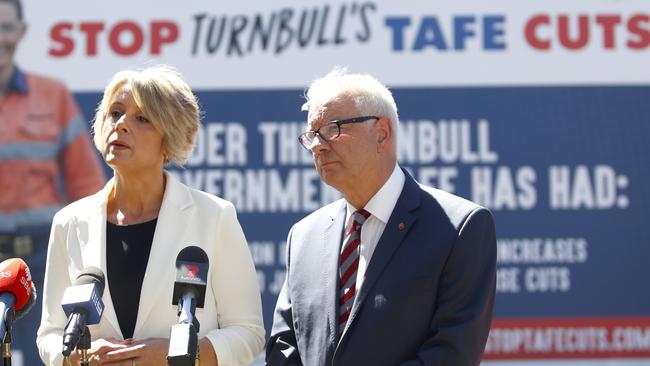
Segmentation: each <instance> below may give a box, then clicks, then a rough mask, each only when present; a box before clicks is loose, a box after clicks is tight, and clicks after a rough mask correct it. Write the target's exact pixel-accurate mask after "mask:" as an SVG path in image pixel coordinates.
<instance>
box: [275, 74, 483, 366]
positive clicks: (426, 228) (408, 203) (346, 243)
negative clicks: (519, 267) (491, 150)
mask: <svg viewBox="0 0 650 366" xmlns="http://www.w3.org/2000/svg"><path fill="white" fill-rule="evenodd" d="M303 110H307V111H308V113H309V114H308V126H307V131H306V132H305V133H303V134H302V135H301V136H300V138H299V141H300V143H301V144H302V145H303V146H304V147H305V148H306V149H309V150H310V151H311V152H312V154H313V158H314V162H315V164H316V169H317V170H318V173H319V175H320V177H321V178H322V179H323V181H325V182H326V183H327V184H328V185H330V186H332V187H334V188H336V189H337V190H338V191H340V192H341V193H342V194H343V196H344V199H341V200H339V201H336V202H334V203H332V204H329V205H327V206H325V207H323V208H321V209H319V210H317V211H316V212H314V213H312V214H311V215H309V216H307V217H306V218H304V219H303V220H301V221H300V222H298V223H297V224H295V225H294V226H293V228H292V229H291V231H290V233H289V236H288V239H287V251H288V253H287V255H288V257H287V277H286V280H285V283H284V286H283V288H282V291H281V293H280V296H279V298H278V302H277V305H276V310H275V316H274V320H273V330H272V332H271V338H270V340H269V343H268V345H267V353H266V362H267V364H268V365H308V366H316V365H355V366H356V365H375V366H376V365H454V366H461V365H478V364H479V361H480V359H481V355H482V353H483V350H484V347H485V342H486V339H487V335H488V331H489V329H490V322H491V319H492V310H493V305H494V295H495V268H496V239H495V229H494V222H493V219H492V215H491V214H490V212H489V211H487V210H486V209H485V208H483V207H480V206H478V205H476V204H474V203H472V202H469V201H467V200H465V199H462V198H460V197H457V196H454V195H452V194H449V193H446V192H442V191H440V190H437V189H435V188H430V187H425V186H422V185H419V184H418V183H417V182H416V181H415V180H414V179H413V178H412V177H411V176H410V175H409V174H408V173H407V172H406V171H404V170H403V169H401V168H400V167H399V165H398V164H397V153H396V137H397V136H396V132H397V129H396V125H397V124H398V117H397V107H396V105H395V101H394V99H393V97H392V95H391V93H390V91H389V90H388V89H387V88H386V87H385V86H384V85H382V84H381V83H380V82H378V81H377V80H376V79H374V78H373V77H371V76H369V75H359V74H347V73H346V72H345V71H344V70H340V69H335V70H334V71H332V72H331V73H329V74H327V75H326V76H324V77H322V78H321V79H318V80H316V81H314V82H313V83H312V85H311V86H310V88H309V90H308V92H307V103H305V105H304V106H303Z"/></svg>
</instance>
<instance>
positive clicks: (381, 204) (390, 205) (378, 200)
mask: <svg viewBox="0 0 650 366" xmlns="http://www.w3.org/2000/svg"><path fill="white" fill-rule="evenodd" d="M405 180H406V178H405V176H404V172H403V171H402V169H401V168H400V167H399V165H398V164H395V168H394V169H393V173H392V174H391V175H390V177H389V178H388V180H387V181H386V182H385V183H384V185H383V186H382V187H381V188H380V189H379V191H377V193H375V195H374V196H372V198H371V199H370V201H368V203H367V204H366V207H364V209H365V210H366V211H368V212H370V214H371V215H372V216H375V217H376V218H378V219H379V220H380V221H381V222H383V223H384V224H386V223H387V222H388V219H389V218H390V215H391V213H392V212H393V209H394V208H395V204H396V203H397V199H398V198H399V195H400V194H401V193H402V188H404V181H405ZM346 206H347V214H346V222H347V220H348V219H349V218H350V216H352V213H353V212H354V211H356V210H357V209H356V208H354V206H352V205H351V204H350V202H347V201H346Z"/></svg>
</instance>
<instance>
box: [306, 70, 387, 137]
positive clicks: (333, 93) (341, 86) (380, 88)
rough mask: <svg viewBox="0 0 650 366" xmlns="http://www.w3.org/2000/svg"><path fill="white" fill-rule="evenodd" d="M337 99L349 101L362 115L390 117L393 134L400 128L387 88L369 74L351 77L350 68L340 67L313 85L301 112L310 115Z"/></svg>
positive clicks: (307, 92) (309, 89) (307, 93)
mask: <svg viewBox="0 0 650 366" xmlns="http://www.w3.org/2000/svg"><path fill="white" fill-rule="evenodd" d="M337 97H343V98H350V99H351V100H352V101H353V102H354V105H355V107H356V109H357V110H358V111H359V113H361V114H368V115H377V116H378V117H388V118H389V119H390V122H391V123H392V124H393V129H394V130H395V129H396V128H397V125H398V124H399V116H398V115H397V105H396V103H395V99H394V98H393V94H392V93H391V92H390V90H388V88H387V87H386V86H385V85H384V84H382V83H381V82H380V81H379V80H377V79H375V78H374V77H372V76H370V75H368V74H352V73H348V70H347V68H345V67H339V66H337V67H335V68H334V69H333V70H332V71H330V72H329V73H327V75H325V76H323V77H321V78H318V79H316V80H314V81H313V82H312V83H311V85H310V86H309V88H308V89H307V91H306V93H305V99H306V100H307V101H306V102H305V103H304V104H303V105H302V108H301V109H302V110H303V111H309V108H310V107H312V106H318V105H322V104H324V103H327V102H328V101H330V100H332V99H334V98H337Z"/></svg>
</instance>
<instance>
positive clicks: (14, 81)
mask: <svg viewBox="0 0 650 366" xmlns="http://www.w3.org/2000/svg"><path fill="white" fill-rule="evenodd" d="M8 92H9V93H20V94H27V93H28V92H29V88H28V87H27V75H26V74H25V73H24V72H22V71H21V70H20V69H19V68H18V66H15V67H14V74H13V75H11V79H10V80H9V88H8Z"/></svg>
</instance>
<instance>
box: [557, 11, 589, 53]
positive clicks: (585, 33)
mask: <svg viewBox="0 0 650 366" xmlns="http://www.w3.org/2000/svg"><path fill="white" fill-rule="evenodd" d="M559 21H560V24H559V26H558V27H559V29H558V35H559V37H560V43H561V44H562V45H563V46H564V47H566V48H568V49H570V50H576V49H579V48H583V47H584V46H585V45H587V42H588V41H589V18H588V17H587V16H586V15H580V16H578V37H577V39H571V36H570V35H569V33H570V31H569V17H568V16H567V15H560V17H559Z"/></svg>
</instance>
